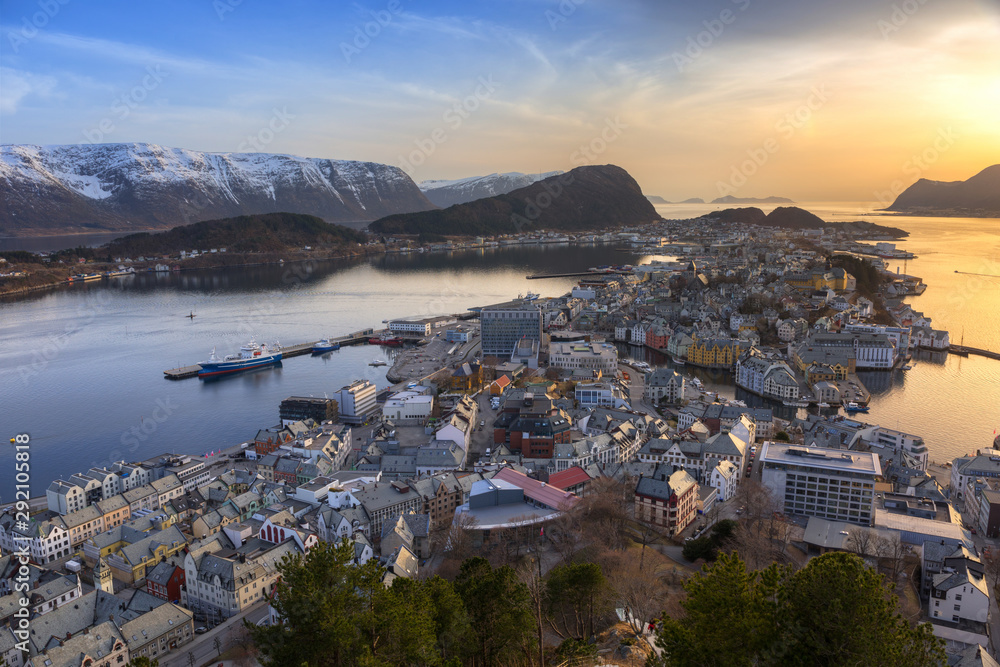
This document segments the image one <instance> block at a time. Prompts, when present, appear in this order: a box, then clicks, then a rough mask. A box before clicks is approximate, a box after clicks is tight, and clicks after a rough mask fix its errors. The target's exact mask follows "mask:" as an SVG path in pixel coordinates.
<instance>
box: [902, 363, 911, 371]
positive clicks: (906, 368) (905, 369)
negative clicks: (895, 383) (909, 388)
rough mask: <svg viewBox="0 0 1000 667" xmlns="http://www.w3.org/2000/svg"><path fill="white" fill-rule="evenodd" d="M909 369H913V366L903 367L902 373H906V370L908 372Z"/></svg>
mask: <svg viewBox="0 0 1000 667" xmlns="http://www.w3.org/2000/svg"><path fill="white" fill-rule="evenodd" d="M911 368H913V366H911V365H909V364H906V365H905V366H903V370H904V371H908V370H910V369H911Z"/></svg>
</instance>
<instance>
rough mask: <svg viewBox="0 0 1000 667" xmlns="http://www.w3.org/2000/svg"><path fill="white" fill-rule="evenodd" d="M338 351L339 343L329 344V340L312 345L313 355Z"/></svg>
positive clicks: (325, 339)
mask: <svg viewBox="0 0 1000 667" xmlns="http://www.w3.org/2000/svg"><path fill="white" fill-rule="evenodd" d="M339 349H340V343H331V342H330V339H329V338H324V339H322V340H321V341H319V342H318V343H316V344H315V345H313V348H312V351H313V354H323V353H324V352H333V351H334V350H339Z"/></svg>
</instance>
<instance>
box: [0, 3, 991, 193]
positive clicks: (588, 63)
mask: <svg viewBox="0 0 1000 667" xmlns="http://www.w3.org/2000/svg"><path fill="white" fill-rule="evenodd" d="M0 7H2V10H0V142H3V143H36V144H57V143H83V142H92V143H93V142H133V141H134V142H152V143H158V144H163V145H168V146H180V147H184V148H191V149H196V150H208V151H224V152H228V151H239V150H262V151H265V152H274V153H292V154H297V155H307V156H311V157H330V158H344V159H359V160H372V161H377V162H385V163H388V164H394V165H397V166H402V167H404V168H405V169H406V170H407V171H408V172H409V173H410V174H411V176H412V177H413V178H414V179H415V180H417V181H419V180H423V179H428V178H458V177H462V176H470V175H476V174H484V173H489V172H493V171H526V172H530V171H548V170H553V169H569V168H572V167H573V166H577V165H578V164H583V163H614V164H619V165H620V166H622V167H624V168H626V169H628V170H629V171H630V173H632V174H633V175H634V176H635V177H636V179H637V180H638V181H639V183H640V185H642V187H643V189H644V191H646V192H648V193H652V194H660V195H662V196H665V197H667V198H676V199H680V198H686V197H689V196H700V197H705V198H706V199H707V198H711V197H716V196H719V194H727V193H729V192H728V191H727V188H729V189H732V191H733V193H735V194H739V195H744V196H765V195H769V194H780V195H786V196H791V197H794V198H797V199H802V200H807V199H813V200H815V199H850V200H867V199H871V194H872V192H873V191H874V190H876V189H885V188H889V187H891V184H892V183H894V182H896V181H901V182H912V180H915V178H916V177H918V176H924V177H928V178H942V179H951V178H966V177H968V176H970V175H972V173H975V172H977V171H979V170H980V169H982V168H984V167H986V166H988V165H989V164H993V163H996V162H998V161H1000V159H998V158H1000V129H998V125H1000V124H998V123H996V109H997V108H1000V46H998V45H1000V9H998V6H997V3H996V2H992V1H987V0H953V1H951V2H943V1H942V0H925V1H924V2H920V0H906V2H885V1H881V0H865V1H862V0H843V1H839V2H829V1H820V0H800V1H797V2H793V1H791V0H787V1H783V2H763V0H708V1H706V2H697V3H695V2H646V1H640V0H621V1H618V2H613V1H610V0H562V2H559V1H557V0H553V1H548V0H510V1H506V2H476V1H469V2H432V1H413V2H410V1H408V0H385V1H383V0H379V1H377V2H360V3H340V2H332V3H323V2H305V1H292V2H283V3H280V4H279V3H266V4H265V3H260V2H257V1H255V0H243V1H242V2H240V1H239V0H215V1H213V0H199V1H197V2H194V1H191V2H187V1H178V2H169V3H167V2H162V3H155V2H103V1H102V2H100V3H85V2H82V1H80V0H65V1H64V2H60V0H41V1H39V0H35V1H34V2H21V1H8V0H3V2H2V5H0ZM366 32H367V34H366ZM942 132H945V133H946V134H947V136H948V137H949V141H950V143H948V144H947V145H946V146H945V143H943V142H942V141H941V139H940V138H939V137H940V135H941V133H942ZM935 141H937V148H936V149H934V150H933V153H936V155H933V160H931V159H929V157H931V152H929V150H930V149H929V147H933V146H935ZM939 149H941V150H939ZM921 155H923V156H924V157H925V158H928V159H922V160H917V162H916V163H914V162H913V158H914V157H915V156H916V157H919V156H921Z"/></svg>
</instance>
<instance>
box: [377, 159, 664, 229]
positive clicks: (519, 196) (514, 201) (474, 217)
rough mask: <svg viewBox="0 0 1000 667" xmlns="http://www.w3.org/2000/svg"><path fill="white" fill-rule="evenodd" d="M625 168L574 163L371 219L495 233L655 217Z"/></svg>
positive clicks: (393, 225) (383, 225)
mask: <svg viewBox="0 0 1000 667" xmlns="http://www.w3.org/2000/svg"><path fill="white" fill-rule="evenodd" d="M659 219H660V215H659V214H657V212H656V209H655V208H653V205H652V204H651V203H650V202H649V200H648V199H646V197H644V196H643V194H642V189H641V188H640V187H639V184H638V183H636V182H635V179H634V178H632V177H631V176H630V175H629V173H628V172H627V171H625V170H624V169H622V168H621V167H616V166H615V165H611V164H606V165H595V166H588V167H577V168H576V169H573V170H572V171H570V172H567V173H565V174H561V175H559V176H552V177H550V178H546V179H544V180H542V181H539V182H537V183H533V184H532V185H529V186H527V187H524V188H520V189H517V190H513V191H511V192H509V193H507V194H503V195H498V196H496V197H487V198H485V199H477V200H475V201H471V202H468V203H465V204H456V205H455V206H449V207H448V208H446V209H441V210H434V211H423V212H419V213H405V214H397V215H390V216H387V217H384V218H381V219H380V220H376V221H375V222H373V223H371V225H370V226H369V229H370V230H371V231H372V232H375V233H379V234H412V235H423V236H424V237H425V238H426V237H428V236H440V237H443V236H495V235H498V234H513V233H515V232H530V231H532V230H542V229H547V230H562V231H587V230H602V231H605V230H607V229H608V228H609V227H616V226H620V225H633V224H642V223H647V222H652V221H654V220H659Z"/></svg>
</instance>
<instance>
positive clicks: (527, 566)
mask: <svg viewBox="0 0 1000 667" xmlns="http://www.w3.org/2000/svg"><path fill="white" fill-rule="evenodd" d="M517 574H518V578H519V579H520V580H521V581H522V582H523V583H524V585H525V586H526V587H527V588H528V594H529V595H530V596H531V613H532V615H534V617H535V629H536V632H537V635H538V636H537V641H538V665H539V667H544V665H545V641H544V639H545V631H544V629H543V627H542V622H543V621H544V620H545V613H544V611H543V605H544V603H545V580H544V579H542V561H541V557H540V555H539V554H535V556H534V557H533V558H532V559H531V560H530V561H528V562H526V563H523V564H522V565H521V567H519V568H518V570H517Z"/></svg>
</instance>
